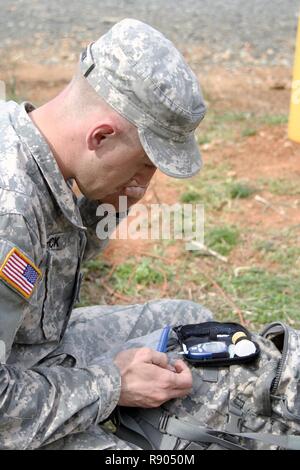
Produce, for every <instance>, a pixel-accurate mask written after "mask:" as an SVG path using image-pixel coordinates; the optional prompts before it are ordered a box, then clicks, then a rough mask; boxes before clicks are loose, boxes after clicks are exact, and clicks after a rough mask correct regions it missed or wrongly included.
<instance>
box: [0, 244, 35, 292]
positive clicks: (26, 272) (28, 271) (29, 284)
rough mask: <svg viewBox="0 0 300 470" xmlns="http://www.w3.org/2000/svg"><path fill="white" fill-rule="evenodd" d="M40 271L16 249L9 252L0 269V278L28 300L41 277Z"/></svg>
mask: <svg viewBox="0 0 300 470" xmlns="http://www.w3.org/2000/svg"><path fill="white" fill-rule="evenodd" d="M41 275H42V273H41V271H40V270H39V269H38V268H37V267H36V266H35V264H34V263H33V262H32V261H30V259H28V258H27V256H26V255H24V253H22V251H21V250H19V249H18V248H13V249H12V250H10V252H9V253H8V255H7V256H6V258H5V260H4V263H3V264H2V265H1V267H0V278H2V279H4V281H5V282H6V283H7V284H9V285H10V286H11V287H13V288H14V289H16V290H17V291H18V292H19V293H20V294H21V295H22V296H23V297H25V298H26V299H29V298H30V297H31V295H32V292H33V291H34V288H35V286H36V284H37V282H38V280H39V278H40V277H41Z"/></svg>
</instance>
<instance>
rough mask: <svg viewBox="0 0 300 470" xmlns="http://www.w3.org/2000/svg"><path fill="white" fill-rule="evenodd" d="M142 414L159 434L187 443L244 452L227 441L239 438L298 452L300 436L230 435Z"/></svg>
mask: <svg viewBox="0 0 300 470" xmlns="http://www.w3.org/2000/svg"><path fill="white" fill-rule="evenodd" d="M142 414H143V419H144V420H145V421H147V422H148V423H149V424H151V425H152V426H153V427H154V428H156V429H158V430H159V431H160V432H162V433H167V434H170V435H173V436H176V437H179V438H181V439H185V440H188V441H196V442H197V441H199V442H203V443H215V444H219V445H221V446H222V447H225V448H227V449H232V450H237V449H238V450H246V448H245V447H243V446H241V445H239V444H237V443H234V442H230V441H229V440H228V439H231V438H234V437H241V438H245V439H254V440H257V441H261V442H263V443H264V444H268V445H275V446H277V447H281V448H284V449H288V450H300V436H294V435H285V436H277V435H274V434H265V433H231V432H227V431H218V430H215V429H210V428H204V427H201V426H197V425H195V424H192V423H188V422H186V421H182V420H180V419H177V418H174V417H173V416H170V415H168V413H166V412H162V411H161V410H155V409H148V410H143V413H142ZM220 435H225V436H226V438H227V439H224V438H221V437H220Z"/></svg>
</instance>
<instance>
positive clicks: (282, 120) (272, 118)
mask: <svg viewBox="0 0 300 470" xmlns="http://www.w3.org/2000/svg"><path fill="white" fill-rule="evenodd" d="M288 120H289V118H288V116H287V115H286V114H265V115H263V116H261V117H260V118H259V122H260V123H261V124H267V125H269V126H278V125H280V124H287V123H288Z"/></svg>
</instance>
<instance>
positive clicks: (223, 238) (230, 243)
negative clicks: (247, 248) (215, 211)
mask: <svg viewBox="0 0 300 470" xmlns="http://www.w3.org/2000/svg"><path fill="white" fill-rule="evenodd" d="M239 236H240V234H239V231H238V230H237V228H236V227H232V226H227V227H226V226H223V227H214V228H211V229H210V230H208V231H207V233H206V234H205V243H206V245H207V246H208V247H209V248H212V249H213V250H215V251H217V252H218V253H220V254H221V255H224V256H226V255H229V253H230V252H231V251H232V249H233V248H234V247H235V246H236V245H237V244H238V241H239Z"/></svg>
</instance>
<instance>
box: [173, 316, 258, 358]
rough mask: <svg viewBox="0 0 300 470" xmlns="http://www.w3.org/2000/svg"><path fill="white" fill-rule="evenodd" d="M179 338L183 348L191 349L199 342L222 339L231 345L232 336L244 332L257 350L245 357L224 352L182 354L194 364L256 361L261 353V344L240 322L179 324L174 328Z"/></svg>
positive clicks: (227, 344)
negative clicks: (199, 354)
mask: <svg viewBox="0 0 300 470" xmlns="http://www.w3.org/2000/svg"><path fill="white" fill-rule="evenodd" d="M173 331H174V332H175V334H176V336H177V339H178V341H179V343H180V345H181V347H182V348H183V350H184V349H185V350H186V349H189V348H190V347H192V346H195V345H197V344H203V343H209V342H213V341H214V342H215V341H217V342H218V341H222V342H225V343H226V346H227V347H229V346H230V345H231V344H233V343H232V337H233V335H234V334H235V333H238V332H242V333H244V334H245V335H246V338H245V339H248V340H249V341H252V342H253V344H254V345H255V348H256V351H255V352H254V353H253V354H249V355H248V356H243V357H224V354H223V353H215V354H212V356H211V357H209V358H208V357H202V358H197V359H196V358H195V357H192V356H191V355H189V354H188V353H187V354H182V356H183V357H184V359H186V360H187V361H188V362H189V363H191V364H193V365H194V366H203V367H204V366H207V367H209V366H211V367H219V366H220V367H221V366H222V367H223V366H230V365H234V364H244V363H248V362H252V361H255V360H256V359H257V358H258V357H259V354H260V348H259V345H258V344H257V343H256V342H255V341H253V340H252V336H251V333H250V332H249V331H248V330H247V329H246V328H245V327H244V326H242V325H240V324H238V323H221V322H215V321H211V322H205V323H195V324H190V325H179V326H176V327H174V328H173Z"/></svg>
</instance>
